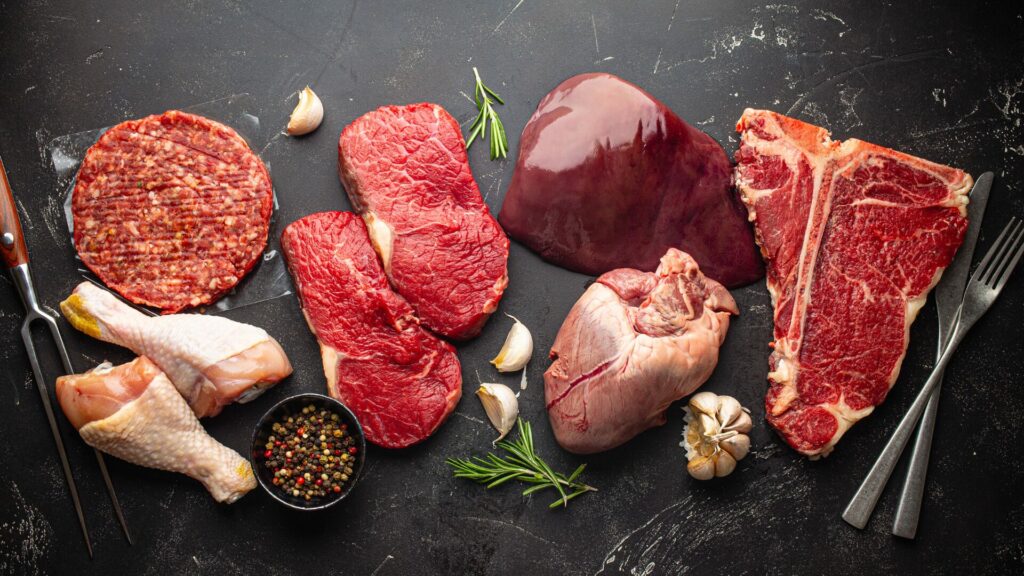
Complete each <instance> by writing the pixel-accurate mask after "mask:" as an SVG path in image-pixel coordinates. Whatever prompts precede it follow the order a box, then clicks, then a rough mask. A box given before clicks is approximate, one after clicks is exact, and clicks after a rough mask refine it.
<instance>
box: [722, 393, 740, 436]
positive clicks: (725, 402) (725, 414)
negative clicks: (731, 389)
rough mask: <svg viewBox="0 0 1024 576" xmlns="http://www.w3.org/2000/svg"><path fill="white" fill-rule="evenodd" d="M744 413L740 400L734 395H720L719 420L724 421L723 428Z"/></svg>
mask: <svg viewBox="0 0 1024 576" xmlns="http://www.w3.org/2000/svg"><path fill="white" fill-rule="evenodd" d="M742 413H743V407H742V406H740V402H739V400H737V399H735V398H733V397H732V396H719V397H718V421H719V422H721V423H722V428H723V429H726V428H728V427H729V425H730V424H732V422H733V420H735V419H736V418H737V417H738V416H739V415H740V414H742Z"/></svg>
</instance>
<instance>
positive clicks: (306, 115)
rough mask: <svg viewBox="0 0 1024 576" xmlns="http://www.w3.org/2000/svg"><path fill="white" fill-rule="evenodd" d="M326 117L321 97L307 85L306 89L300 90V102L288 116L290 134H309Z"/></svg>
mask: <svg viewBox="0 0 1024 576" xmlns="http://www.w3.org/2000/svg"><path fill="white" fill-rule="evenodd" d="M323 119H324V105H323V103H322V102H320V98H319V97H318V96H317V95H316V94H315V93H314V92H313V90H311V89H310V88H309V86H306V88H305V90H303V91H302V92H299V103H298V104H297V105H296V106H295V110H292V115H291V117H290V118H288V134H289V135H290V136H302V135H303V134H309V133H310V132H312V131H313V130H316V129H317V127H319V126H320V123H321V122H323Z"/></svg>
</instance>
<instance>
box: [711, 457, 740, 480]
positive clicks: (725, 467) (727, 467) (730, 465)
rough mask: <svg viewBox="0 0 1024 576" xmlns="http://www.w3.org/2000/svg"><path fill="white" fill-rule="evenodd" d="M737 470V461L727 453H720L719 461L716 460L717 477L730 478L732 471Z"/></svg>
mask: <svg viewBox="0 0 1024 576" xmlns="http://www.w3.org/2000/svg"><path fill="white" fill-rule="evenodd" d="M735 469H736V459H735V458H733V457H732V454H729V453H728V452H726V451H724V450H723V451H721V452H719V453H718V459H717V460H715V476H717V477H719V478H721V477H722V476H728V475H729V474H732V471H733V470H735Z"/></svg>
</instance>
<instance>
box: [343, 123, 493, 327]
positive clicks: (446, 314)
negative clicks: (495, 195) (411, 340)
mask: <svg viewBox="0 0 1024 576" xmlns="http://www.w3.org/2000/svg"><path fill="white" fill-rule="evenodd" d="M338 173H339V175H340V177H341V181H342V182H343V183H344V185H345V190H346V191H347V192H348V195H349V198H350V199H351V200H352V205H353V206H354V207H355V208H356V210H357V211H358V212H359V213H360V214H362V215H363V217H364V218H369V217H371V216H372V218H375V219H376V220H378V221H379V222H380V223H381V224H382V225H384V226H387V227H388V228H389V229H390V230H391V237H392V239H393V242H392V245H391V250H390V257H386V255H385V254H382V256H385V257H386V260H387V262H386V267H385V270H386V272H387V275H388V278H389V279H390V280H391V284H392V285H393V286H394V287H395V289H396V290H398V292H399V293H401V294H402V296H404V297H405V298H406V300H408V301H409V303H411V304H412V305H413V307H414V308H415V309H416V313H417V314H418V316H419V317H420V319H421V320H422V321H423V324H424V325H426V326H427V327H429V328H430V329H431V330H433V331H434V332H437V333H438V334H441V335H443V336H446V337H449V338H455V339H459V340H462V339H466V338H472V337H473V336H476V335H477V334H479V332H480V330H481V329H482V328H483V325H484V323H485V322H486V321H487V318H488V317H489V316H490V315H491V313H492V312H494V310H495V309H497V307H498V302H499V301H500V300H501V295H502V293H503V292H504V290H505V287H506V286H507V285H508V273H507V268H506V264H507V261H508V238H506V237H505V233H504V232H503V231H502V230H501V227H500V226H498V223H497V222H496V221H495V220H494V217H492V216H491V213H490V211H489V210H488V209H487V205H486V204H484V201H483V199H482V198H481V197H480V189H479V188H477V185H476V181H475V180H473V174H472V172H471V171H470V168H469V160H468V158H467V157H466V144H465V142H464V141H463V139H462V134H461V132H460V131H459V125H458V123H457V122H456V121H455V119H454V118H452V117H451V115H450V114H448V112H446V111H445V110H444V109H443V108H441V107H440V106H438V105H436V104H428V103H423V104H412V105H409V106H385V107H383V108H378V109H377V110H374V111H373V112H369V113H367V114H364V115H362V116H360V117H359V118H357V119H356V120H355V121H354V122H352V123H351V124H349V125H348V127H346V128H345V130H344V131H343V132H342V133H341V138H340V139H339V142H338ZM373 230H374V229H373V228H371V232H373ZM377 244H378V249H379V245H380V239H379V238H378V239H377Z"/></svg>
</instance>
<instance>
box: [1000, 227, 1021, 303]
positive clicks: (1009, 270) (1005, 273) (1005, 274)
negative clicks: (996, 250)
mask: <svg viewBox="0 0 1024 576" xmlns="http://www.w3.org/2000/svg"><path fill="white" fill-rule="evenodd" d="M1021 228H1022V229H1021V230H1020V232H1019V233H1018V234H1017V241H1016V242H1015V243H1014V246H1013V249H1012V251H1011V256H1012V259H1011V260H1010V262H1009V264H1007V265H1006V267H1005V268H1003V269H1002V270H1001V271H1000V276H998V277H997V279H996V285H995V290H996V291H997V292H998V291H1000V290H1002V289H1003V286H1004V285H1005V284H1006V281H1007V280H1009V278H1010V275H1011V274H1013V269H1014V268H1016V267H1017V263H1018V262H1020V257H1021V254H1024V226H1022V227H1021Z"/></svg>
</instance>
